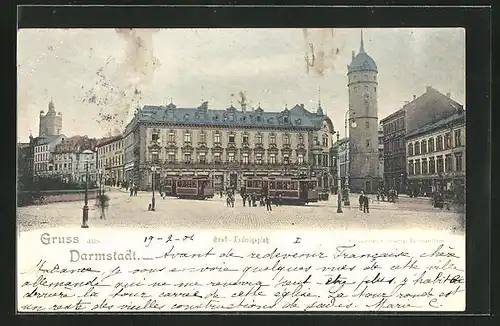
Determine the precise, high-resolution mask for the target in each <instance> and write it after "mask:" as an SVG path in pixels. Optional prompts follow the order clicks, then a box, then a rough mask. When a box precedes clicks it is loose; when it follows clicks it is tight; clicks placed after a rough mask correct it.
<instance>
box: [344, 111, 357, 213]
mask: <svg viewBox="0 0 500 326" xmlns="http://www.w3.org/2000/svg"><path fill="white" fill-rule="evenodd" d="M352 111H353V110H352V109H348V110H347V111H346V112H345V115H344V129H345V130H344V135H345V138H346V140H347V122H348V121H349V120H351V119H352V124H351V126H352V127H353V128H356V121H355V120H354V116H355V114H356V112H352ZM349 112H352V117H351V118H348V114H349ZM349 136H350V135H349ZM346 151H347V156H348V161H347V162H346V173H345V191H346V197H345V203H344V205H345V206H350V205H351V203H350V201H349V174H350V170H351V169H350V167H351V157H352V155H351V141H348V142H347V149H346Z"/></svg>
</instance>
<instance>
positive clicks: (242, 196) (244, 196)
mask: <svg viewBox="0 0 500 326" xmlns="http://www.w3.org/2000/svg"><path fill="white" fill-rule="evenodd" d="M241 198H243V207H245V203H246V201H247V196H246V195H245V194H243V195H241Z"/></svg>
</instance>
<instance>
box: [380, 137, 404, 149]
mask: <svg viewBox="0 0 500 326" xmlns="http://www.w3.org/2000/svg"><path fill="white" fill-rule="evenodd" d="M404 149H405V139H404V138H403V137H401V138H399V139H391V140H390V141H386V142H385V143H384V152H386V153H389V152H397V151H399V150H404Z"/></svg>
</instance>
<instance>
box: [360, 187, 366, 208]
mask: <svg viewBox="0 0 500 326" xmlns="http://www.w3.org/2000/svg"><path fill="white" fill-rule="evenodd" d="M364 197H365V194H364V192H363V191H362V192H361V195H359V210H360V211H362V210H363V204H364V202H365V199H364Z"/></svg>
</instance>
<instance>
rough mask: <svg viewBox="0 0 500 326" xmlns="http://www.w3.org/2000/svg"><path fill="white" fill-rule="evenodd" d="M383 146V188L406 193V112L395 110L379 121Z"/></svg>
mask: <svg viewBox="0 0 500 326" xmlns="http://www.w3.org/2000/svg"><path fill="white" fill-rule="evenodd" d="M381 123H382V130H383V146H384V153H383V155H384V175H383V176H384V183H383V185H384V188H385V189H386V190H390V189H395V190H397V191H398V192H399V193H403V192H405V191H406V184H407V182H406V147H405V141H406V140H405V137H406V111H405V110H404V109H400V110H397V111H396V112H394V113H393V114H391V115H389V116H388V117H386V118H385V119H383V120H382V121H381Z"/></svg>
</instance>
